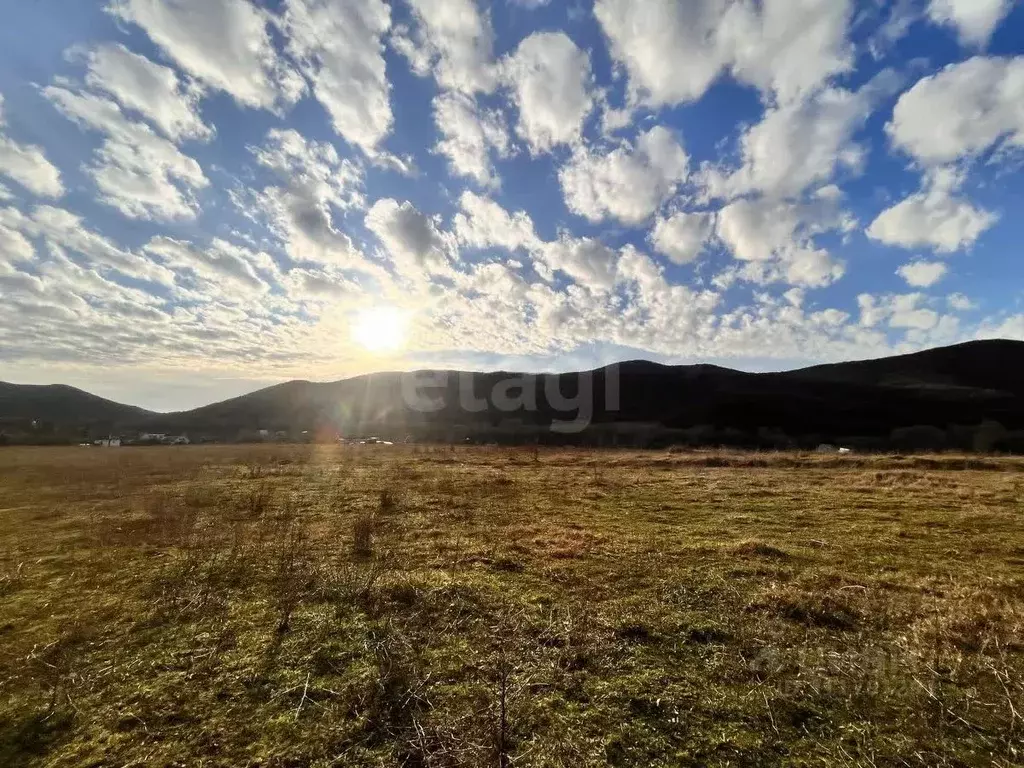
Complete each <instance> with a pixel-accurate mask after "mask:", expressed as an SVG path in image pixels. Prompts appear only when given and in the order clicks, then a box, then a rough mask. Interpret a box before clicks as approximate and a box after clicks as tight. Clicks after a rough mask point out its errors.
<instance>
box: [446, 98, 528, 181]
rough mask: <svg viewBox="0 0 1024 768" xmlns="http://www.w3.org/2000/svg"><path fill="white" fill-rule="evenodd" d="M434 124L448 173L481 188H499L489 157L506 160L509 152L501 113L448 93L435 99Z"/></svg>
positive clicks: (506, 132)
mask: <svg viewBox="0 0 1024 768" xmlns="http://www.w3.org/2000/svg"><path fill="white" fill-rule="evenodd" d="M434 122H435V124H436V125H437V129H438V132H439V133H440V134H441V138H440V140H439V141H438V143H437V151H438V152H439V153H440V154H442V155H444V156H445V157H447V158H448V166H449V168H450V170H451V172H452V173H453V174H455V175H456V176H466V177H468V178H470V179H472V180H473V181H475V182H476V183H477V184H479V185H480V186H482V187H496V186H498V184H499V178H498V175H497V172H496V171H495V168H494V164H493V162H492V161H491V154H492V153H493V154H495V155H497V156H498V157H508V155H509V152H510V141H509V136H508V130H507V129H506V127H505V120H504V117H503V115H502V114H501V112H499V111H497V110H488V109H483V108H481V107H480V106H479V105H478V104H477V103H476V101H475V100H474V99H473V98H472V97H471V96H466V95H465V94H462V93H458V92H455V91H450V92H445V93H441V94H439V95H438V96H437V97H435V99H434Z"/></svg>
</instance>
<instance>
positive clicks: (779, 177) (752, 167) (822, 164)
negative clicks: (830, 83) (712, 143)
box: [702, 71, 897, 197]
mask: <svg viewBox="0 0 1024 768" xmlns="http://www.w3.org/2000/svg"><path fill="white" fill-rule="evenodd" d="M896 82H897V79H896V77H895V76H894V75H893V74H892V73H891V72H888V71H885V72H883V73H881V74H880V75H878V76H876V77H875V78H874V79H873V80H871V81H870V82H869V83H868V84H867V85H865V86H863V87H862V88H861V89H860V90H858V91H856V92H851V91H847V90H844V89H842V88H826V89H824V90H822V91H820V92H819V93H817V94H815V95H814V96H813V97H810V98H808V99H806V100H803V101H799V102H794V103H791V104H787V105H784V106H780V107H772V108H769V109H767V110H766V111H765V114H764V117H763V118H762V119H761V121H760V122H759V123H757V124H755V125H753V126H751V127H750V128H749V129H747V131H746V132H745V133H744V134H743V136H742V137H741V139H740V147H741V154H742V164H741V166H740V167H739V168H738V169H737V170H736V171H734V172H733V173H731V174H724V173H722V172H721V171H720V170H718V169H715V168H706V169H705V170H704V172H703V174H702V175H703V179H704V182H705V185H706V187H707V191H708V193H709V194H710V195H712V196H716V197H734V196H737V195H742V194H745V193H747V192H764V193H765V194H768V195H774V196H777V197H795V196H798V195H800V194H801V193H802V192H803V191H804V190H806V189H808V188H809V187H811V186H813V185H815V184H822V183H826V182H828V181H830V180H831V179H832V177H833V176H834V175H835V174H836V173H837V172H838V171H839V170H841V169H845V170H849V171H858V170H859V169H860V168H861V166H862V165H863V162H864V158H865V156H866V153H867V149H866V147H865V146H864V145H862V144H860V143H857V142H856V141H855V140H854V137H855V135H856V133H857V132H858V131H859V130H860V129H861V128H862V127H863V126H864V123H865V122H866V121H867V119H868V117H869V116H870V115H871V112H872V111H873V110H874V108H875V106H876V105H877V103H878V101H879V99H880V98H882V97H883V96H884V95H886V94H888V93H891V92H892V91H893V89H894V87H895V86H896Z"/></svg>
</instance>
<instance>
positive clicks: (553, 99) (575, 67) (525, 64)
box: [503, 32, 594, 154]
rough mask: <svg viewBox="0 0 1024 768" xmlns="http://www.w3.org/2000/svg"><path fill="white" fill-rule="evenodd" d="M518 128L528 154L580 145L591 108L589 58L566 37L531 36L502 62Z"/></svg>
mask: <svg viewBox="0 0 1024 768" xmlns="http://www.w3.org/2000/svg"><path fill="white" fill-rule="evenodd" d="M503 76H504V78H505V80H506V81H507V82H508V83H509V86H510V87H511V89H512V91H513V94H514V98H515V104H516V107H517V108H518V110H519V122H518V124H517V126H516V132H517V133H518V134H519V136H520V137H521V138H522V139H524V140H525V141H526V142H527V144H529V146H530V149H531V151H532V152H534V153H535V154H536V153H540V152H546V151H548V150H550V149H551V148H552V147H554V146H556V145H558V144H573V143H575V142H577V141H579V140H580V138H581V135H582V132H583V121H584V120H585V119H586V117H587V115H588V114H590V111H591V109H592V108H593V106H594V99H593V97H592V96H591V93H590V81H591V74H590V56H589V55H588V54H587V53H586V52H585V51H581V50H580V49H579V48H578V47H577V46H576V44H575V43H574V42H573V41H572V40H571V39H570V38H569V36H568V35H566V34H565V33H564V32H535V33H534V34H532V35H530V36H529V37H527V38H526V39H525V40H523V41H522V42H521V43H520V44H519V47H518V48H517V49H516V51H515V53H514V54H513V55H512V56H510V57H509V58H508V59H506V60H505V62H504V66H503Z"/></svg>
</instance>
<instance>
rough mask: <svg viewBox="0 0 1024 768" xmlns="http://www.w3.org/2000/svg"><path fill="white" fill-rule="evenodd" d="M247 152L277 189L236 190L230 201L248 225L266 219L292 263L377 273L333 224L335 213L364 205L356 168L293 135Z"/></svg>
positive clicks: (329, 149)
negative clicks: (273, 179) (275, 179)
mask: <svg viewBox="0 0 1024 768" xmlns="http://www.w3.org/2000/svg"><path fill="white" fill-rule="evenodd" d="M250 151H251V152H252V153H253V155H254V157H255V158H256V160H257V162H259V164H260V165H262V166H264V167H266V168H269V169H271V170H272V171H274V172H275V173H276V174H277V176H278V180H279V183H278V184H276V185H271V186H268V187H266V188H264V189H263V190H262V191H256V192H250V191H249V190H248V189H236V190H235V191H234V192H233V193H232V200H233V202H234V203H235V205H236V206H237V207H238V208H239V209H240V210H241V211H242V212H243V213H244V214H245V215H247V216H249V217H250V218H253V219H254V220H257V221H258V220H259V217H258V216H256V214H257V213H259V214H262V215H264V216H266V218H267V224H268V226H269V227H270V229H271V231H272V232H273V233H274V234H275V235H277V237H278V238H280V239H281V240H282V241H283V243H284V247H285V250H286V252H287V253H288V255H289V256H290V257H291V258H292V259H293V260H294V261H296V262H299V263H306V262H311V263H316V264H318V265H321V266H324V265H332V266H336V267H344V268H348V269H357V270H361V271H364V272H368V273H371V274H374V273H377V272H379V269H374V267H373V265H370V264H369V263H367V261H366V260H365V258H364V257H363V254H362V253H360V252H359V250H358V249H357V248H356V247H355V245H354V244H353V242H352V240H351V238H350V237H349V236H348V235H347V234H345V232H343V231H342V230H340V229H339V228H338V227H337V226H336V224H335V217H334V210H335V209H337V210H340V211H348V210H352V209H359V208H362V207H363V205H364V204H365V200H364V197H363V191H362V184H363V176H362V171H361V170H360V169H359V168H358V167H357V166H356V165H354V164H353V163H352V162H351V161H349V160H342V159H341V158H339V156H338V153H337V151H336V150H335V149H334V147H333V146H332V145H331V144H329V143H326V142H317V141H311V140H308V139H306V138H305V137H304V136H302V135H301V134H300V133H298V132H297V131H294V130H285V131H281V130H272V131H270V132H269V133H268V135H267V140H266V142H265V143H264V145H263V146H261V147H250Z"/></svg>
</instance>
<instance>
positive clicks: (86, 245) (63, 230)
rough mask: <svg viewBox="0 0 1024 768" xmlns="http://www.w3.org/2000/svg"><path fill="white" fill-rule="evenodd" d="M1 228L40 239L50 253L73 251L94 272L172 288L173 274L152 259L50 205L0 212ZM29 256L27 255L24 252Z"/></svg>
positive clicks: (74, 215) (67, 212) (72, 214)
mask: <svg viewBox="0 0 1024 768" xmlns="http://www.w3.org/2000/svg"><path fill="white" fill-rule="evenodd" d="M0 226H3V227H5V228H7V229H9V230H13V231H16V232H20V233H23V234H24V235H26V236H28V237H31V238H40V239H42V241H43V242H44V243H45V244H46V246H47V248H48V249H49V250H50V251H55V250H57V251H71V252H73V253H75V254H77V255H78V256H79V257H80V258H81V259H82V260H83V262H84V263H85V264H86V265H87V266H88V267H89V268H91V269H94V270H97V271H99V272H103V273H105V274H109V273H110V272H111V271H113V272H116V273H118V274H121V275H124V276H125V277H129V278H132V279H135V280H142V281H146V282H151V283H156V284H160V285H165V286H170V285H172V284H173V282H174V280H173V275H172V274H171V272H170V271H168V270H167V269H165V268H164V267H162V266H160V265H159V264H155V263H154V262H153V261H152V260H150V259H147V258H145V257H143V256H140V255H138V254H136V253H133V252H131V251H129V250H127V249H124V248H121V247H120V246H118V245H117V244H116V243H115V242H114V241H112V240H110V239H109V238H107V237H104V236H103V235H101V234H99V233H98V232H95V231H93V230H92V229H90V228H89V227H88V226H87V225H86V223H85V221H84V220H83V219H82V217H81V216H78V215H76V214H74V213H71V212H70V211H67V210H64V209H63V208H56V207H54V206H50V205H40V206H37V207H36V208H35V209H33V211H32V212H31V214H29V215H26V214H22V213H20V212H18V211H16V210H14V209H12V208H8V209H0ZM22 255H23V256H28V254H27V253H24V252H23V253H22Z"/></svg>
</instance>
